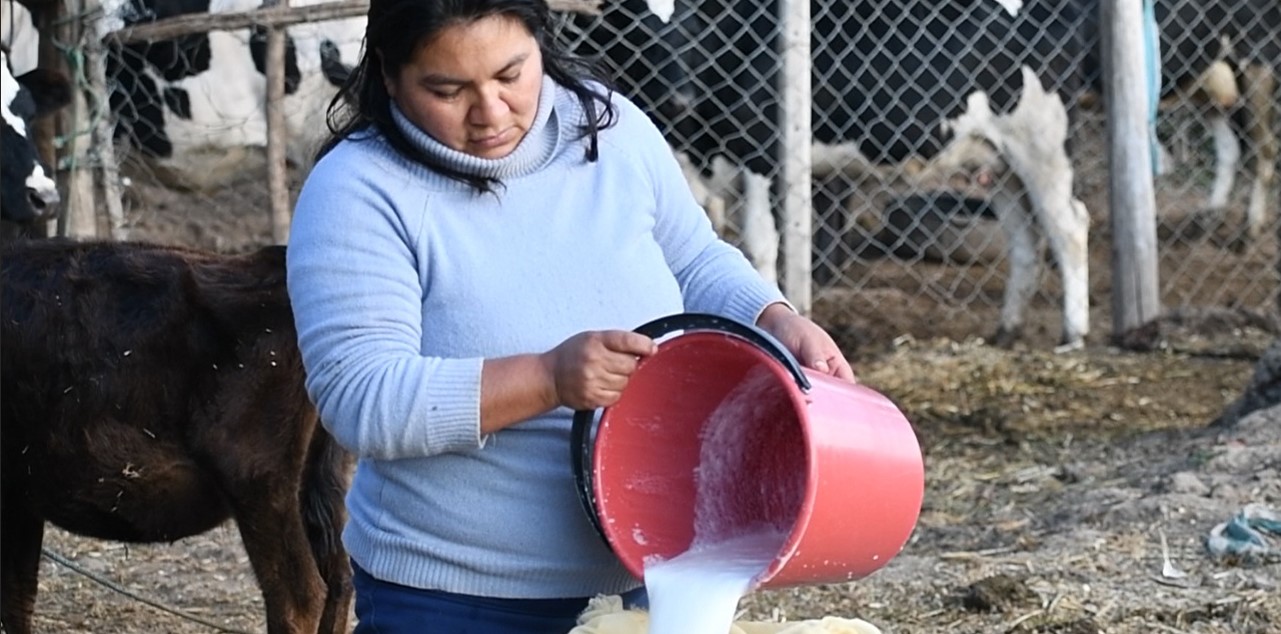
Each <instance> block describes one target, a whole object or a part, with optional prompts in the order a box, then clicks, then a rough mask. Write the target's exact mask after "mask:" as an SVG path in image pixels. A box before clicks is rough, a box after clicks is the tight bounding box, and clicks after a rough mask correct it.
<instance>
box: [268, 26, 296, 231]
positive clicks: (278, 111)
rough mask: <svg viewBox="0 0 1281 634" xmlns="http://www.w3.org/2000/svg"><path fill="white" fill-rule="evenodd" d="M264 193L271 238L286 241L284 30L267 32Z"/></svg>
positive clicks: (287, 202) (287, 135) (286, 178)
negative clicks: (268, 214)
mask: <svg viewBox="0 0 1281 634" xmlns="http://www.w3.org/2000/svg"><path fill="white" fill-rule="evenodd" d="M288 6H289V0H264V2H263V7H264V8H273V7H280V8H288ZM266 66H267V104H266V115H267V194H268V197H269V199H270V200H271V239H272V242H274V243H276V244H285V243H286V242H288V241H289V221H290V217H291V216H292V209H291V208H292V205H291V204H290V197H289V167H288V165H287V156H286V154H287V152H286V144H287V143H288V141H289V131H288V130H287V129H286V127H285V27H282V26H279V27H271V28H270V29H269V30H268V31H267V62H266Z"/></svg>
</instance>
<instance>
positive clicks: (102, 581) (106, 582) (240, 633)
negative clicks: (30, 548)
mask: <svg viewBox="0 0 1281 634" xmlns="http://www.w3.org/2000/svg"><path fill="white" fill-rule="evenodd" d="M40 554H42V555H44V556H45V558H47V559H49V560H50V561H52V562H54V563H56V564H58V565H60V566H62V567H64V568H67V569H69V570H71V571H73V572H75V573H77V574H80V575H82V576H84V577H86V578H88V579H89V580H90V581H93V582H94V583H97V584H98V585H101V586H103V587H105V588H107V589H109V590H112V591H114V592H118V593H120V594H123V595H124V596H126V597H129V598H130V599H133V600H135V601H138V602H140V603H145V604H147V605H149V606H151V607H153V608H156V609H157V610H161V611H163V612H168V613H169V614H172V615H174V616H176V617H179V618H182V619H186V620H188V621H192V622H194V623H199V624H201V625H205V626H208V627H211V628H213V629H214V630H217V631H219V632H226V633H227V634H253V633H251V632H246V631H245V630H237V629H234V628H228V627H224V626H222V625H219V624H217V623H214V622H213V621H209V620H206V619H202V618H200V617H198V616H195V615H194V614H189V613H187V612H183V611H182V610H179V609H177V608H173V607H169V606H167V605H165V604H163V603H160V602H158V601H155V600H152V599H148V598H146V597H144V596H140V595H138V594H137V593H135V592H133V591H132V590H129V589H128V588H125V587H122V586H121V585H119V584H117V583H115V582H114V581H111V580H110V579H106V578H103V577H101V576H99V575H97V574H94V573H92V572H89V571H88V570H86V569H85V568H84V567H83V566H81V565H79V564H77V563H76V562H74V561H71V560H70V559H67V558H66V557H63V556H62V555H59V554H58V553H56V552H54V551H52V550H49V549H48V548H41V549H40Z"/></svg>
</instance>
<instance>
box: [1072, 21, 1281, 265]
mask: <svg viewBox="0 0 1281 634" xmlns="http://www.w3.org/2000/svg"><path fill="white" fill-rule="evenodd" d="M1081 2H1082V11H1084V12H1085V15H1086V16H1087V19H1089V25H1088V28H1089V29H1091V31H1092V32H1091V33H1090V35H1089V36H1090V37H1091V38H1097V37H1098V36H1097V34H1096V33H1094V32H1093V31H1097V28H1098V25H1097V22H1095V21H1094V20H1093V18H1094V17H1095V16H1096V15H1097V14H1098V11H1099V5H1100V2H1099V0H1081ZM1153 10H1154V13H1155V19H1156V22H1157V27H1158V35H1159V38H1158V40H1159V45H1160V50H1161V53H1160V64H1161V94H1160V95H1159V96H1160V98H1161V106H1162V109H1163V110H1164V109H1168V108H1170V107H1172V106H1175V105H1177V104H1178V103H1180V102H1183V101H1190V102H1192V103H1193V104H1194V105H1195V106H1197V107H1198V109H1199V110H1200V111H1201V112H1202V113H1203V114H1204V117H1205V124H1206V127H1207V128H1208V129H1209V130H1210V133H1211V135H1212V136H1213V141H1214V151H1215V168H1214V182H1213V184H1212V185H1211V188H1210V192H1209V193H1208V195H1207V200H1206V205H1205V206H1206V208H1207V210H1208V211H1211V212H1215V213H1216V214H1217V213H1221V212H1222V211H1223V210H1224V209H1225V208H1227V206H1228V202H1229V198H1230V196H1231V195H1232V191H1233V187H1234V184H1235V179H1236V175H1237V170H1238V168H1239V166H1240V162H1241V158H1242V151H1241V142H1242V140H1244V141H1245V142H1247V143H1248V144H1249V145H1250V149H1251V150H1252V154H1253V155H1254V161H1253V162H1252V167H1253V178H1252V181H1253V182H1252V184H1251V188H1250V195H1249V202H1248V203H1247V206H1246V226H1245V231H1244V232H1243V233H1244V237H1245V238H1246V239H1248V240H1255V239H1258V238H1259V237H1261V236H1262V235H1264V233H1265V231H1266V228H1267V224H1268V222H1270V217H1271V216H1273V215H1275V214H1274V212H1272V211H1271V209H1272V206H1271V203H1270V202H1269V198H1270V193H1271V188H1272V187H1273V185H1274V183H1275V180H1276V176H1275V175H1276V160H1277V154H1278V142H1277V134H1276V131H1275V129H1274V128H1273V117H1274V110H1275V109H1276V86H1277V83H1276V77H1277V74H1278V73H1279V72H1281V3H1279V2H1276V0H1154V2H1153ZM1101 66H1102V64H1101V62H1100V61H1099V59H1098V56H1096V55H1091V56H1090V57H1089V58H1088V59H1087V71H1086V72H1087V74H1089V75H1091V76H1101V70H1100V68H1101ZM1163 162H1164V161H1163Z"/></svg>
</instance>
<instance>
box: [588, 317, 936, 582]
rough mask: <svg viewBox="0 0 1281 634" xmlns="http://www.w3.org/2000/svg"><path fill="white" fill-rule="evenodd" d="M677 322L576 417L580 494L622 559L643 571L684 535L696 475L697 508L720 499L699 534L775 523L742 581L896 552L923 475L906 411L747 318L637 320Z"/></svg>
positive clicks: (876, 563)
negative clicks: (613, 389) (609, 398)
mask: <svg viewBox="0 0 1281 634" xmlns="http://www.w3.org/2000/svg"><path fill="white" fill-rule="evenodd" d="M677 331H680V334H676V335H675V336H671V337H668V338H666V339H663V340H661V341H660V342H659V346H658V351H657V352H656V353H654V354H653V355H651V356H649V357H647V358H645V359H643V360H642V361H641V363H640V365H639V366H638V367H637V369H636V372H635V373H634V374H633V375H632V377H631V378H630V380H629V381H628V384H627V388H626V389H625V390H624V391H623V394H622V397H621V398H620V399H619V400H618V402H617V403H615V404H614V405H612V406H610V407H608V408H605V409H603V410H600V411H598V412H593V411H580V412H577V413H576V415H575V417H574V429H573V443H572V444H573V462H574V469H575V473H576V476H577V478H578V487H579V497H580V499H581V501H582V503H583V507H584V509H585V510H586V511H587V514H588V517H589V518H590V519H591V521H592V523H593V524H594V525H595V526H596V528H597V530H598V531H599V532H600V534H601V536H602V537H603V538H604V539H605V541H606V542H607V543H608V544H609V546H610V547H611V548H612V549H613V550H614V552H615V553H616V554H617V555H618V557H619V558H620V559H621V560H622V562H623V564H624V565H625V566H626V567H627V569H628V570H629V571H631V573H632V574H633V575H635V576H636V577H637V578H638V579H643V578H644V565H645V560H646V559H647V558H650V557H660V558H662V559H669V558H672V557H675V556H676V555H679V554H681V553H683V552H685V551H686V550H687V549H689V547H690V545H691V544H692V543H693V541H694V538H695V523H696V518H695V515H696V512H695V509H696V494H697V492H698V491H699V490H700V489H701V491H702V492H703V493H702V495H703V497H704V501H703V505H704V506H703V507H701V508H704V509H705V508H707V507H706V505H707V498H709V497H714V499H713V500H712V503H713V506H714V507H715V511H716V512H715V518H716V519H715V521H714V522H712V523H711V524H708V523H707V521H705V520H703V521H702V523H701V524H699V529H698V530H699V531H700V532H701V534H700V538H705V537H708V533H709V532H710V533H715V534H714V535H711V537H713V538H726V539H727V538H731V537H735V536H738V534H740V533H744V532H749V531H752V530H755V529H758V528H760V527H762V526H764V527H772V528H773V529H774V530H777V531H779V532H780V534H782V535H785V536H786V538H785V539H784V540H783V541H782V543H781V545H780V548H779V550H778V553H777V555H776V556H775V557H774V559H773V562H772V563H771V564H770V565H769V566H768V568H767V569H765V570H763V571H762V572H761V574H759V575H757V576H756V577H755V579H754V580H753V585H754V587H769V588H779V587H788V586H799V585H810V584H819V583H835V582H842V581H848V580H852V579H858V578H862V577H864V576H867V575H869V574H871V573H872V572H875V571H876V570H878V569H879V568H881V567H882V566H884V565H885V564H886V563H887V562H888V561H889V560H890V559H891V558H892V557H894V555H896V554H898V552H899V551H900V550H901V549H902V548H903V545H904V544H905V543H906V542H907V539H908V537H909V536H910V535H911V532H912V530H913V528H914V527H915V525H916V520H917V517H918V515H919V513H920V509H921V499H922V496H923V494H924V486H925V473H924V467H923V464H922V460H921V451H920V446H919V445H918V443H917V440H916V435H915V433H914V432H913V431H912V427H911V424H910V423H908V421H907V419H906V418H905V417H904V416H903V414H902V412H900V411H899V409H898V408H897V407H895V406H894V404H893V403H892V402H890V400H889V399H887V398H886V397H885V396H883V395H881V394H879V393H877V392H876V391H874V390H872V389H870V388H867V387H864V386H862V385H857V384H853V383H849V382H846V381H842V380H838V379H834V378H831V377H829V376H826V375H823V374H819V373H817V372H812V371H810V370H808V369H803V368H801V367H800V365H799V364H798V363H797V362H796V360H795V359H794V358H793V357H792V355H791V354H790V353H789V352H788V351H787V350H786V349H785V348H784V347H783V346H782V345H780V344H779V343H778V342H777V341H776V340H775V339H773V338H772V337H770V336H769V335H768V334H766V333H765V332H764V331H762V330H760V329H758V328H755V327H753V326H748V325H746V324H742V323H739V322H735V321H732V320H728V319H724V318H721V317H716V316H711V315H701V314H682V315H674V316H671V317H666V318H662V319H659V320H655V321H653V322H650V323H648V324H645V325H644V326H641V327H640V328H637V332H640V333H642V334H645V335H647V336H650V337H653V338H654V339H662V337H664V336H665V335H669V334H671V333H674V332H677ZM597 414H599V416H597ZM709 457H711V458H712V460H709ZM711 462H714V463H715V467H712V466H711V464H710V463H711ZM700 478H701V479H702V481H700ZM704 515H705V516H706V513H704Z"/></svg>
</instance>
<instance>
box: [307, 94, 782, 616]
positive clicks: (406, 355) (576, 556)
mask: <svg viewBox="0 0 1281 634" xmlns="http://www.w3.org/2000/svg"><path fill="white" fill-rule="evenodd" d="M613 101H614V103H615V104H617V105H618V108H619V111H620V118H619V122H618V124H617V125H616V126H614V127H612V128H609V129H607V130H605V131H603V132H602V133H601V135H600V158H599V160H598V161H597V162H595V163H589V162H587V161H586V160H585V159H584V149H585V147H586V141H585V140H583V139H581V138H579V132H578V129H577V126H578V124H579V123H580V121H581V119H582V117H583V110H582V108H581V106H580V104H579V103H578V101H577V99H576V98H575V97H574V96H573V95H572V93H570V92H569V91H567V90H565V89H564V88H562V87H560V86H558V85H557V84H555V83H554V82H553V81H552V80H550V79H548V78H545V79H544V81H543V88H542V94H541V99H540V101H539V106H538V114H537V118H536V120H535V124H534V126H533V127H532V128H531V130H530V132H529V133H528V135H527V137H526V138H525V140H524V141H523V142H522V143H521V145H520V146H519V147H518V148H517V149H516V150H515V151H514V152H513V153H512V154H510V155H508V156H507V157H505V158H502V159H499V160H486V159H480V158H476V157H471V156H467V155H463V154H460V153H457V152H454V151H452V150H450V149H448V148H446V147H444V146H443V145H440V144H439V143H437V142H435V141H434V140H433V139H431V138H430V137H428V136H427V135H425V134H423V133H422V132H421V131H419V130H418V129H417V128H414V127H413V126H412V125H411V124H409V123H408V122H407V121H406V120H405V119H404V118H403V117H401V116H399V113H396V114H397V117H398V123H399V124H400V127H401V129H403V130H406V132H408V133H409V134H410V137H411V139H412V140H413V142H415V143H417V144H419V145H420V146H421V147H422V148H423V149H425V150H426V151H428V152H430V153H432V154H434V155H436V156H438V157H442V158H444V159H445V160H447V161H450V162H451V163H452V164H453V165H456V166H458V167H460V168H462V169H465V170H470V171H472V172H474V173H486V174H493V175H495V176H498V177H500V178H501V179H502V181H503V183H505V187H503V188H500V189H499V190H498V195H497V196H494V195H487V194H484V195H482V194H476V193H474V192H473V191H472V190H471V189H470V188H468V187H467V186H466V185H464V184H462V183H459V182H457V181H453V180H449V179H446V178H443V177H441V176H439V175H437V174H434V173H432V172H430V171H429V170H427V169H425V168H423V167H422V166H420V165H418V164H415V163H412V162H410V161H407V160H406V159H404V158H402V157H401V156H400V155H398V154H396V153H395V152H394V151H393V150H392V149H391V148H390V146H389V145H387V144H386V143H385V141H383V140H381V139H380V138H366V139H364V140H351V139H349V140H347V141H344V142H342V143H340V144H339V145H338V146H337V147H336V148H335V149H334V150H333V151H331V152H330V153H329V154H328V155H326V156H325V157H324V158H323V159H322V160H321V161H319V163H317V165H316V166H315V169H314V170H313V171H312V173H311V175H310V176H309V177H308V179H307V183H306V185H305V186H304V188H303V191H302V194H301V196H300V197H299V200H298V205H297V209H296V211H295V216H294V220H293V226H292V230H291V236H290V240H289V249H288V274H289V295H290V298H291V299H292V301H293V309H294V316H295V318H296V320H297V326H298V336H299V344H300V346H301V348H302V356H303V361H304V363H305V365H306V369H307V389H308V391H309V393H310V394H311V397H312V399H313V400H314V401H315V402H316V404H317V406H318V407H319V409H320V414H321V417H322V419H323V420H324V423H325V425H326V427H327V428H328V429H329V430H330V431H331V432H333V434H334V436H335V437H336V438H337V439H338V441H339V442H340V443H341V444H342V445H343V446H344V447H346V448H347V449H349V450H351V451H353V452H355V453H356V454H357V455H358V456H359V458H360V461H359V465H358V467H357V470H356V475H355V480H354V483H353V486H352V489H351V491H350V493H349V494H348V496H347V507H348V511H349V514H350V520H349V522H348V525H347V527H346V529H345V531H344V534H343V538H344V542H345V543H346V546H347V548H348V550H349V552H350V554H351V556H352V557H353V558H354V560H355V561H356V562H357V563H358V564H360V566H361V567H363V568H364V569H365V570H367V571H368V572H370V573H371V574H373V575H374V576H375V577H378V578H380V579H384V580H387V581H391V582H395V583H399V584H402V585H407V586H413V587H418V588H434V589H441V590H445V591H449V592H456V593H465V594H473V595H483V596H490V597H508V598H554V597H580V596H591V595H593V594H596V593H616V592H621V591H625V590H628V589H631V588H634V587H636V586H637V585H638V581H637V580H635V579H633V578H632V577H631V576H630V575H629V574H628V573H627V572H626V570H625V569H624V568H623V567H622V566H621V565H620V564H619V563H618V562H617V560H616V559H615V558H614V556H613V555H612V554H611V553H610V552H609V550H608V548H607V547H606V546H605V544H604V543H603V542H602V541H601V540H600V538H599V537H598V536H597V535H596V534H595V533H594V532H593V529H592V527H591V525H590V524H589V523H588V520H587V517H586V515H585V514H584V513H583V511H582V510H581V508H580V507H579V502H578V499H577V493H576V490H575V486H574V480H573V474H572V472H571V468H570V462H569V454H570V452H569V429H570V418H571V415H572V412H571V411H569V410H567V409H564V408H561V409H557V410H555V411H553V412H550V413H548V414H546V415H544V416H540V417H538V418H534V419H532V420H529V421H526V422H523V423H520V424H518V425H515V426H513V427H511V428H508V429H506V430H504V431H501V432H498V433H496V434H492V435H489V436H488V437H485V438H482V437H481V435H480V431H479V430H480V421H479V411H480V406H479V401H480V375H481V363H482V359H484V358H487V357H502V356H507V355H514V354H520V353H537V352H543V351H546V350H549V349H551V348H553V347H555V346H556V345H557V344H559V343H561V342H562V341H564V340H565V339H567V338H568V337H570V336H572V335H574V334H576V333H578V332H581V331H584V330H595V329H631V328H634V327H636V326H638V325H640V324H642V323H644V322H646V321H648V320H650V319H653V318H655V317H659V316H661V315H666V314H670V313H676V312H680V311H682V310H692V311H700V312H711V313H719V314H722V315H726V316H730V317H734V318H737V319H739V320H743V321H746V322H749V323H750V322H753V321H755V319H756V317H757V315H758V314H759V313H760V311H761V310H762V309H764V307H765V306H766V305H768V304H770V303H771V302H775V301H782V297H781V295H780V293H779V291H778V289H777V287H775V286H773V285H772V284H767V283H765V282H763V281H762V279H761V278H760V276H758V275H757V273H756V272H755V271H754V270H753V269H752V268H751V267H750V265H749V264H748V262H747V260H746V259H745V258H744V257H743V256H742V254H741V253H740V252H739V251H738V250H736V249H734V248H733V247H731V246H729V245H727V244H726V243H724V242H722V241H720V240H718V239H717V237H716V235H715V233H714V232H713V230H712V228H711V225H710V223H709V222H708V220H707V218H706V216H705V215H704V214H703V212H702V210H701V208H700V207H698V205H697V204H696V203H695V201H694V199H693V197H692V196H691V194H690V192H689V188H688V186H687V185H686V182H685V180H684V179H683V177H682V175H681V172H680V170H679V168H678V167H677V164H676V162H675V160H674V159H673V157H672V153H671V151H670V150H669V149H668V147H667V145H666V144H665V143H664V141H663V138H662V136H661V135H660V134H659V132H658V131H657V129H656V128H655V127H654V126H653V125H652V124H651V123H650V121H649V120H648V119H647V118H646V117H645V115H644V114H643V113H642V112H641V111H640V110H639V109H638V108H636V107H635V106H634V105H633V104H631V103H629V102H627V101H626V100H625V99H623V98H622V97H621V96H619V95H614V96H613Z"/></svg>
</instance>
